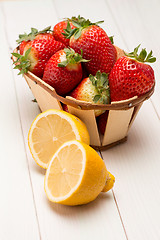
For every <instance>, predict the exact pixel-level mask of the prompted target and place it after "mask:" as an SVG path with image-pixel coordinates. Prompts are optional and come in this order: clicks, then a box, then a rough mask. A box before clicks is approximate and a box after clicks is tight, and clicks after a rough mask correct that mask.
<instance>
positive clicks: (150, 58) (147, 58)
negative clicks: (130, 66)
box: [125, 44, 156, 63]
mask: <svg viewBox="0 0 160 240" xmlns="http://www.w3.org/2000/svg"><path fill="white" fill-rule="evenodd" d="M140 45H141V44H139V45H138V46H137V47H136V48H135V49H134V51H133V52H130V53H128V54H127V53H125V55H126V56H128V57H130V58H134V59H136V60H137V61H139V62H143V63H144V62H149V63H153V62H155V61H156V58H155V57H153V56H152V51H150V53H149V54H148V55H147V51H146V49H145V48H142V50H141V52H140V53H139V54H138V50H139V47H140Z"/></svg>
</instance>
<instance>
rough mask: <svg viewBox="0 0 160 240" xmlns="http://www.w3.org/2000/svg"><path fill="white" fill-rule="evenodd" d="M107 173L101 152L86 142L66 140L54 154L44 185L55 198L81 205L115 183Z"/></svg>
mask: <svg viewBox="0 0 160 240" xmlns="http://www.w3.org/2000/svg"><path fill="white" fill-rule="evenodd" d="M108 176H109V174H108V171H107V169H106V166H105V163H104V161H103V160H102V159H101V157H100V156H99V155H98V153H97V152H96V151H95V150H94V149H93V148H91V147H90V146H88V145H87V144H85V143H82V142H80V141H77V140H72V141H68V142H65V143H64V144H63V145H62V146H61V147H60V148H59V149H58V150H57V152H56V153H55V154H54V156H53V157H52V160H51V161H50V163H49V166H48V169H47V171H46V175H45V183H44V185H45V187H44V188H45V192H46V194H47V197H48V199H49V200H50V201H52V202H56V203H61V204H65V205H71V206H73V205H81V204H86V203H88V202H91V201H93V200H94V199H95V198H96V197H97V196H98V194H99V193H100V192H101V191H108V190H109V189H110V187H112V186H113V185H112V184H110V181H108ZM112 176H113V175H112ZM108 183H109V185H108ZM107 185H108V186H107Z"/></svg>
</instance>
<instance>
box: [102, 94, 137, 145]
mask: <svg viewBox="0 0 160 240" xmlns="http://www.w3.org/2000/svg"><path fill="white" fill-rule="evenodd" d="M136 98H137V97H134V98H133V99H136ZM121 102H122V101H121ZM112 104H113V105H114V104H117V102H113V103H112ZM133 112H134V107H132V108H130V109H127V110H109V114H108V119H107V124H106V129H105V133H104V137H103V141H102V146H105V145H108V144H111V143H114V142H116V141H119V140H121V139H123V138H125V137H126V136H127V132H128V127H129V123H130V121H131V118H132V115H133Z"/></svg>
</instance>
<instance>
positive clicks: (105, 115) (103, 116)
mask: <svg viewBox="0 0 160 240" xmlns="http://www.w3.org/2000/svg"><path fill="white" fill-rule="evenodd" d="M108 113H109V111H108V110H107V111H105V112H104V113H103V114H101V115H100V116H99V117H98V118H97V124H98V129H99V131H100V133H101V134H102V135H104V132H105V129H106V123H107V118H108Z"/></svg>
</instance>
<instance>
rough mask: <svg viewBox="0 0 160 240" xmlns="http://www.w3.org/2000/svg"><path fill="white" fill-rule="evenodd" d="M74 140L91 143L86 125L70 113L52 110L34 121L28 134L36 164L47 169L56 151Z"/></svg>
mask: <svg viewBox="0 0 160 240" xmlns="http://www.w3.org/2000/svg"><path fill="white" fill-rule="evenodd" d="M74 139H76V140H80V141H82V142H85V143H86V144H89V143H90V137H89V133H88V130H87V128H86V126H85V124H84V123H83V122H82V121H81V120H80V119H79V118H77V117H75V116H73V115H71V114H70V113H67V112H65V111H61V110H54V109H50V110H47V111H45V112H43V113H41V114H39V115H38V116H37V117H36V118H35V120H34V121H33V123H32V125H31V127H30V130H29V134H28V145H29V149H30V151H31V153H32V156H33V158H34V160H35V161H36V163H37V164H38V165H39V166H40V167H42V168H47V167H48V164H49V162H50V160H51V158H52V156H53V154H54V153H55V152H56V150H57V149H58V148H59V147H60V146H61V145H62V144H63V143H64V142H66V141H69V140H74Z"/></svg>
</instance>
